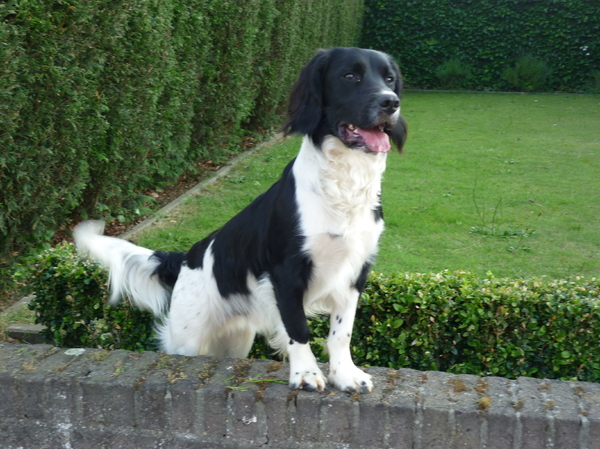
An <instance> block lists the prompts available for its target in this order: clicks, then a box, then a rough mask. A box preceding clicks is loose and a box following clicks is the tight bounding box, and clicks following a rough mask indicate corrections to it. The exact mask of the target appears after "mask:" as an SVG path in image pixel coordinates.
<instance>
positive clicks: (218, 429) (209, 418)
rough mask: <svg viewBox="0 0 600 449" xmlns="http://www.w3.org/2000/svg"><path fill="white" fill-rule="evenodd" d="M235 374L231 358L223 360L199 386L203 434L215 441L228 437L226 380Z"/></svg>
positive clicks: (199, 410)
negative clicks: (203, 383)
mask: <svg viewBox="0 0 600 449" xmlns="http://www.w3.org/2000/svg"><path fill="white" fill-rule="evenodd" d="M232 376H233V366H232V364H231V360H222V361H221V362H220V363H219V365H218V366H216V367H215V370H214V373H213V374H212V376H211V377H210V379H208V381H207V382H206V384H205V385H202V386H200V388H198V394H199V397H200V399H201V403H200V404H199V409H198V413H199V414H201V420H202V429H201V431H202V436H205V437H208V438H210V439H212V440H213V441H219V442H220V441H221V440H223V439H225V438H227V423H228V420H229V416H228V412H227V397H228V391H227V389H226V388H225V387H226V385H227V383H226V380H227V379H229V378H230V377H232Z"/></svg>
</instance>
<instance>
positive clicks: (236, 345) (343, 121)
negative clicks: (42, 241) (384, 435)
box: [74, 47, 407, 393]
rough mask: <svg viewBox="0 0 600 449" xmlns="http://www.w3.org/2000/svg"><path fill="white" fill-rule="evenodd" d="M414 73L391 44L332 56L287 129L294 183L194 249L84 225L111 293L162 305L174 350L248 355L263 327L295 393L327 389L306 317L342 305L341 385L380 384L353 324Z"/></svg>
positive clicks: (163, 339) (281, 184)
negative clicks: (357, 360)
mask: <svg viewBox="0 0 600 449" xmlns="http://www.w3.org/2000/svg"><path fill="white" fill-rule="evenodd" d="M401 90H402V78H401V75H400V70H399V68H398V66H397V65H396V63H395V62H394V61H393V60H392V58H391V57H390V56H388V55H387V54H385V53H382V52H379V51H374V50H366V49H359V48H341V47H338V48H331V49H327V50H321V51H319V52H318V53H317V54H316V55H315V56H314V57H313V58H312V59H311V60H310V61H309V62H308V64H307V65H306V66H305V67H304V68H303V69H302V70H301V72H300V75H299V78H298V80H297V81H296V83H295V84H294V86H293V88H292V91H291V95H290V99H289V106H288V112H289V119H288V120H287V122H286V123H285V124H284V127H283V131H284V133H285V134H286V135H289V134H294V133H299V134H302V135H303V136H304V137H303V141H302V145H301V148H300V151H299V153H298V155H297V157H296V158H295V159H293V160H292V161H291V162H290V163H289V165H288V166H287V167H286V168H285V170H284V171H283V174H282V176H281V178H280V179H279V180H278V181H277V182H276V183H275V184H274V185H273V186H272V187H271V188H270V189H269V190H268V191H267V192H265V193H263V194H262V195H260V196H259V197H258V198H256V200H254V201H253V202H252V203H251V204H250V205H249V206H247V207H246V208H245V209H243V210H242V211H241V212H240V213H239V214H238V215H236V216H235V217H233V218H232V219H231V220H230V221H229V222H228V223H227V224H225V225H224V226H223V227H222V228H221V229H219V230H217V231H215V232H213V233H212V234H210V235H209V236H208V237H206V238H204V239H203V240H200V241H199V242H197V243H195V244H194V245H193V246H192V247H191V248H190V250H189V251H187V252H184V253H180V252H160V251H152V250H150V249H146V248H141V247H139V246H136V245H134V244H132V243H130V242H127V241H124V240H121V239H118V238H113V237H107V236H103V235H102V233H103V228H104V224H103V223H102V222H98V221H87V222H83V223H81V224H79V225H78V226H77V227H76V229H75V231H74V237H75V243H76V246H77V248H78V250H79V251H80V252H82V253H84V254H88V255H89V256H90V257H91V258H93V259H95V260H97V261H98V262H100V263H101V264H103V265H105V266H107V267H108V268H109V270H110V287H111V298H110V302H111V303H115V302H118V301H119V299H120V298H121V297H123V296H127V297H129V299H130V301H131V302H132V303H133V305H135V306H137V307H139V308H142V309H147V310H150V311H152V312H153V314H154V315H155V316H156V317H157V334H158V338H159V341H160V344H161V349H162V350H163V351H164V352H167V353H174V354H182V355H187V356H194V355H198V354H206V355H212V356H216V357H246V356H247V355H248V352H249V351H250V349H251V346H252V343H253V341H254V337H255V335H256V334H257V333H258V334H263V335H266V336H267V337H268V339H269V342H270V345H271V346H272V347H273V348H274V349H275V350H276V351H278V352H280V353H284V354H286V355H287V356H288V357H289V364H290V377H289V385H290V387H291V388H292V389H304V390H309V391H314V390H318V391H323V390H324V388H325V386H326V383H327V380H326V377H325V376H324V374H323V373H322V371H321V369H320V368H319V366H318V364H317V360H316V358H315V356H314V355H313V353H312V351H311V349H310V346H309V338H310V333H309V328H308V325H307V316H310V315H313V314H315V313H328V314H330V320H331V329H330V332H329V336H328V340H327V350H328V353H329V376H328V380H329V382H330V383H331V384H332V385H333V386H335V387H337V388H339V389H340V390H342V391H346V392H359V393H367V392H370V391H371V390H372V388H373V383H372V381H371V376H370V375H369V374H367V373H365V372H364V371H363V370H361V369H359V368H358V367H356V366H355V365H354V362H353V361H352V357H351V354H350V338H351V335H352V326H353V322H354V316H355V313H356V308H357V304H358V300H359V297H360V294H361V292H362V290H363V288H364V287H365V284H366V281H367V275H368V273H369V271H370V267H371V265H372V263H373V261H374V258H375V255H376V252H377V245H378V241H379V237H380V235H381V233H382V231H383V228H384V224H383V212H382V208H381V180H382V175H383V172H384V170H385V165H386V157H387V153H388V151H389V150H390V148H391V143H390V140H391V141H392V142H394V143H395V145H396V146H397V148H398V150H399V151H400V152H402V147H403V145H404V142H405V139H406V134H407V132H406V122H405V121H404V119H403V118H402V117H401V115H400V95H401Z"/></svg>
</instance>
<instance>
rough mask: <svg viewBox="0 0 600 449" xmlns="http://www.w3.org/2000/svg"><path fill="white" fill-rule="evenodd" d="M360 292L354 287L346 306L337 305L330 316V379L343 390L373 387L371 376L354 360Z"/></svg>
mask: <svg viewBox="0 0 600 449" xmlns="http://www.w3.org/2000/svg"><path fill="white" fill-rule="evenodd" d="M359 296H360V293H359V292H358V291H357V290H356V289H354V288H353V289H352V291H351V293H350V296H349V298H350V299H349V300H348V302H347V304H346V305H345V306H344V307H336V308H335V310H334V311H333V313H332V314H331V317H330V321H331V323H330V328H329V338H328V339H327V349H328V350H329V381H330V382H331V383H332V384H333V385H335V386H336V387H337V388H339V389H340V390H342V391H347V392H351V393H354V392H360V393H368V392H370V391H371V390H372V389H373V382H372V381H371V376H370V375H369V374H367V373H365V372H364V371H362V370H361V369H360V368H357V367H356V365H354V362H353V361H352V355H351V353H350V339H351V337H352V326H353V324H354V316H355V315H356V307H357V305H358V298H359Z"/></svg>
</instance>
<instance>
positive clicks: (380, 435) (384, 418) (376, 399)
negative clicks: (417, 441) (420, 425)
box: [353, 368, 412, 449]
mask: <svg viewBox="0 0 600 449" xmlns="http://www.w3.org/2000/svg"><path fill="white" fill-rule="evenodd" d="M388 371H389V370H387V369H385V368H369V371H368V372H369V374H370V375H371V377H372V380H373V383H374V386H373V391H372V392H371V393H369V394H364V395H361V396H360V401H359V403H358V409H359V410H358V421H357V422H355V427H354V432H353V434H354V435H353V440H354V441H355V442H356V443H357V444H358V445H359V446H361V447H370V448H372V449H374V448H383V447H386V444H385V443H386V441H387V434H386V432H387V427H388V409H389V405H388V404H387V402H385V399H386V394H385V392H384V388H385V387H386V382H387V377H388V376H387V375H388ZM411 439H412V435H411Z"/></svg>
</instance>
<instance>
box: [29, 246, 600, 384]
mask: <svg viewBox="0 0 600 449" xmlns="http://www.w3.org/2000/svg"><path fill="white" fill-rule="evenodd" d="M17 278H18V280H19V281H20V282H23V283H26V284H25V285H26V286H27V289H28V292H33V293H35V294H36V299H35V300H33V301H31V303H30V308H32V309H33V310H35V311H36V313H37V316H38V319H37V322H40V323H42V324H44V325H46V326H48V330H47V331H46V336H48V337H49V338H51V339H53V340H54V341H55V343H56V344H58V345H61V346H94V347H96V346H100V347H105V348H124V349H136V350H144V349H155V347H156V346H155V345H156V342H155V341H154V338H153V335H152V318H151V317H150V315H149V314H148V313H146V312H140V311H138V310H135V309H132V308H130V307H129V306H128V305H127V304H125V303H122V304H121V305H120V306H118V307H108V306H105V300H106V275H105V273H104V271H103V270H101V269H99V267H98V266H97V265H96V264H93V263H90V262H84V261H81V260H80V259H79V258H78V257H77V256H76V255H75V254H74V250H73V245H71V244H66V245H62V246H60V247H57V248H55V249H51V250H48V251H47V252H45V253H44V254H42V255H40V256H37V257H35V258H33V259H31V260H30V261H29V263H27V264H25V265H23V266H22V267H21V269H20V271H19V272H18V274H17ZM310 324H311V330H312V334H313V342H314V343H313V349H314V351H315V354H316V355H317V356H318V357H319V359H321V360H322V361H325V360H326V354H325V351H324V349H323V347H322V345H324V344H325V340H326V338H327V335H328V332H329V323H328V319H327V318H320V317H318V318H315V319H312V320H311V323H310ZM598 335H600V280H598V279H584V278H580V277H576V278H572V279H568V280H553V279H547V278H532V279H500V278H495V277H494V276H492V275H491V274H489V275H488V276H487V277H486V278H481V277H478V276H476V275H474V274H472V273H467V272H462V271H459V272H454V273H452V272H449V271H444V272H442V273H428V274H394V275H391V276H385V275H382V274H376V273H372V274H371V276H370V278H369V281H368V284H367V287H366V289H365V292H364V294H363V296H362V298H361V301H360V304H359V307H358V311H357V315H356V321H355V326H354V335H353V339H352V342H353V344H352V352H353V355H354V358H355V360H356V362H357V364H359V365H363V366H366V365H372V366H386V367H390V368H413V369H419V370H439V371H447V372H452V373H457V374H462V373H470V374H476V375H482V376H488V375H495V376H503V377H507V378H516V377H519V376H530V377H538V378H552V379H571V380H582V381H592V382H598V381H600V346H599V345H598ZM251 354H252V356H253V357H261V358H268V357H271V356H272V350H271V349H270V348H268V347H267V346H266V344H265V343H264V342H263V341H262V340H257V343H256V344H255V346H254V348H253V350H252V353H251Z"/></svg>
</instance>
